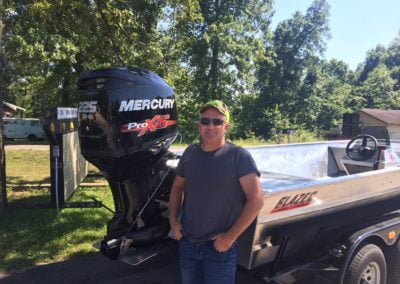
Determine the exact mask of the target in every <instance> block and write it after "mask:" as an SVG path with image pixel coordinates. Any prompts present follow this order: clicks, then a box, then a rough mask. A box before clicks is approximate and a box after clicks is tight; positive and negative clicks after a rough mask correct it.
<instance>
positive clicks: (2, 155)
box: [0, 0, 7, 212]
mask: <svg viewBox="0 0 400 284" xmlns="http://www.w3.org/2000/svg"><path fill="white" fill-rule="evenodd" d="M4 65H5V54H4V48H3V0H0V212H1V211H3V210H4V209H5V208H6V207H7V188H6V152H5V149H4V122H3V116H4V107H3V101H4V93H3V92H4V89H3V85H4V84H3V82H4V80H3V79H4Z"/></svg>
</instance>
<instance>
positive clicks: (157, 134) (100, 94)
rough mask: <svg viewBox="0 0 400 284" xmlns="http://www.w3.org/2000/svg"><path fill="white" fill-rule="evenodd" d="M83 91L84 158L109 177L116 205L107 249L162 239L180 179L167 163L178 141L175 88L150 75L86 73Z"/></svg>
mask: <svg viewBox="0 0 400 284" xmlns="http://www.w3.org/2000/svg"><path fill="white" fill-rule="evenodd" d="M78 90H79V93H80V99H79V107H78V113H79V129H78V131H79V139H80V146H81V152H82V155H83V156H84V157H85V158H86V159H87V160H88V161H89V162H91V163H93V164H94V165H95V166H97V167H98V168H99V169H101V170H102V171H103V172H104V173H105V175H106V177H107V179H108V181H109V183H110V187H111V191H112V194H113V198H114V203H115V214H114V216H113V218H112V219H111V220H110V221H109V223H108V228H107V235H106V236H105V238H104V240H103V244H107V243H117V244H118V243H120V240H121V238H122V237H125V238H129V236H131V238H132V239H133V238H138V240H139V237H138V236H139V235H140V240H141V241H140V242H143V239H146V236H145V234H146V232H149V233H148V234H149V236H148V239H149V240H150V241H151V239H152V235H154V238H159V237H160V236H162V235H164V233H162V232H161V231H160V229H154V228H164V229H163V230H164V231H165V232H167V230H168V226H165V224H167V223H168V222H167V221H166V219H165V218H163V217H162V216H163V215H165V214H164V213H165V210H166V208H165V202H166V201H168V194H169V190H170V187H171V183H172V180H173V177H174V173H173V170H172V171H171V169H170V168H169V167H168V166H167V163H166V162H167V160H168V157H169V156H171V153H169V152H168V147H169V146H170V145H171V144H172V142H173V141H174V139H175V138H176V135H177V114H176V103H175V98H174V92H173V90H172V88H171V87H170V86H169V85H168V84H167V83H166V82H165V81H164V80H162V79H161V78H160V77H159V76H157V75H156V74H155V73H153V72H151V71H148V70H145V69H140V68H108V69H99V70H92V71H87V72H84V73H82V74H81V76H80V78H79V82H78ZM150 197H151V200H149V198H150ZM160 201H161V202H160ZM163 204H164V205H163ZM139 219H140V222H138V220H139ZM152 228H153V229H152ZM138 230H140V232H141V233H140V234H139V233H134V232H135V231H138ZM143 232H144V233H143ZM154 232H157V234H155V233H154ZM160 232H161V233H160ZM113 240H116V241H113ZM138 240H137V241H136V243H139V241H138ZM132 243H135V241H133V242H132ZM118 250H119V248H118V247H115V249H111V251H110V252H109V253H108V254H109V255H113V256H115V253H116V252H117V251H118ZM103 251H108V249H103Z"/></svg>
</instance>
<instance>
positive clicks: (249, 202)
mask: <svg viewBox="0 0 400 284" xmlns="http://www.w3.org/2000/svg"><path fill="white" fill-rule="evenodd" d="M239 181H240V184H241V186H242V189H243V191H244V194H245V196H246V202H245V204H244V206H243V209H242V212H241V213H240V215H239V218H238V219H237V220H236V221H235V223H233V225H232V227H231V228H230V229H229V230H228V231H227V232H224V233H221V234H218V235H217V236H215V241H214V247H215V249H216V250H217V251H226V250H228V249H229V248H230V247H231V246H232V244H233V243H234V242H235V241H236V239H237V238H238V237H239V236H240V234H241V233H243V231H244V230H246V228H247V227H248V226H250V224H251V223H252V222H253V221H254V219H255V218H256V217H257V215H258V213H259V212H260V210H261V208H262V207H263V206H264V196H263V193H262V188H261V183H260V180H259V178H258V176H257V175H256V174H255V173H250V174H248V175H245V176H243V177H241V178H240V179H239Z"/></svg>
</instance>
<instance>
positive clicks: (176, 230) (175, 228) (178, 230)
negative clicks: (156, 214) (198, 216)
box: [169, 221, 182, 241]
mask: <svg viewBox="0 0 400 284" xmlns="http://www.w3.org/2000/svg"><path fill="white" fill-rule="evenodd" d="M169 224H170V226H171V231H172V234H173V236H174V238H175V239H176V240H177V241H179V240H180V239H181V238H182V224H181V222H179V221H170V222H169Z"/></svg>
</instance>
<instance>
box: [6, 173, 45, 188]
mask: <svg viewBox="0 0 400 284" xmlns="http://www.w3.org/2000/svg"><path fill="white" fill-rule="evenodd" d="M45 183H48V184H49V183H51V178H50V176H49V177H45V178H42V179H39V180H35V181H32V180H26V179H23V178H22V177H20V176H10V175H8V176H7V184H12V185H19V186H21V187H22V186H24V185H28V184H38V185H41V184H45ZM17 188H18V187H17Z"/></svg>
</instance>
